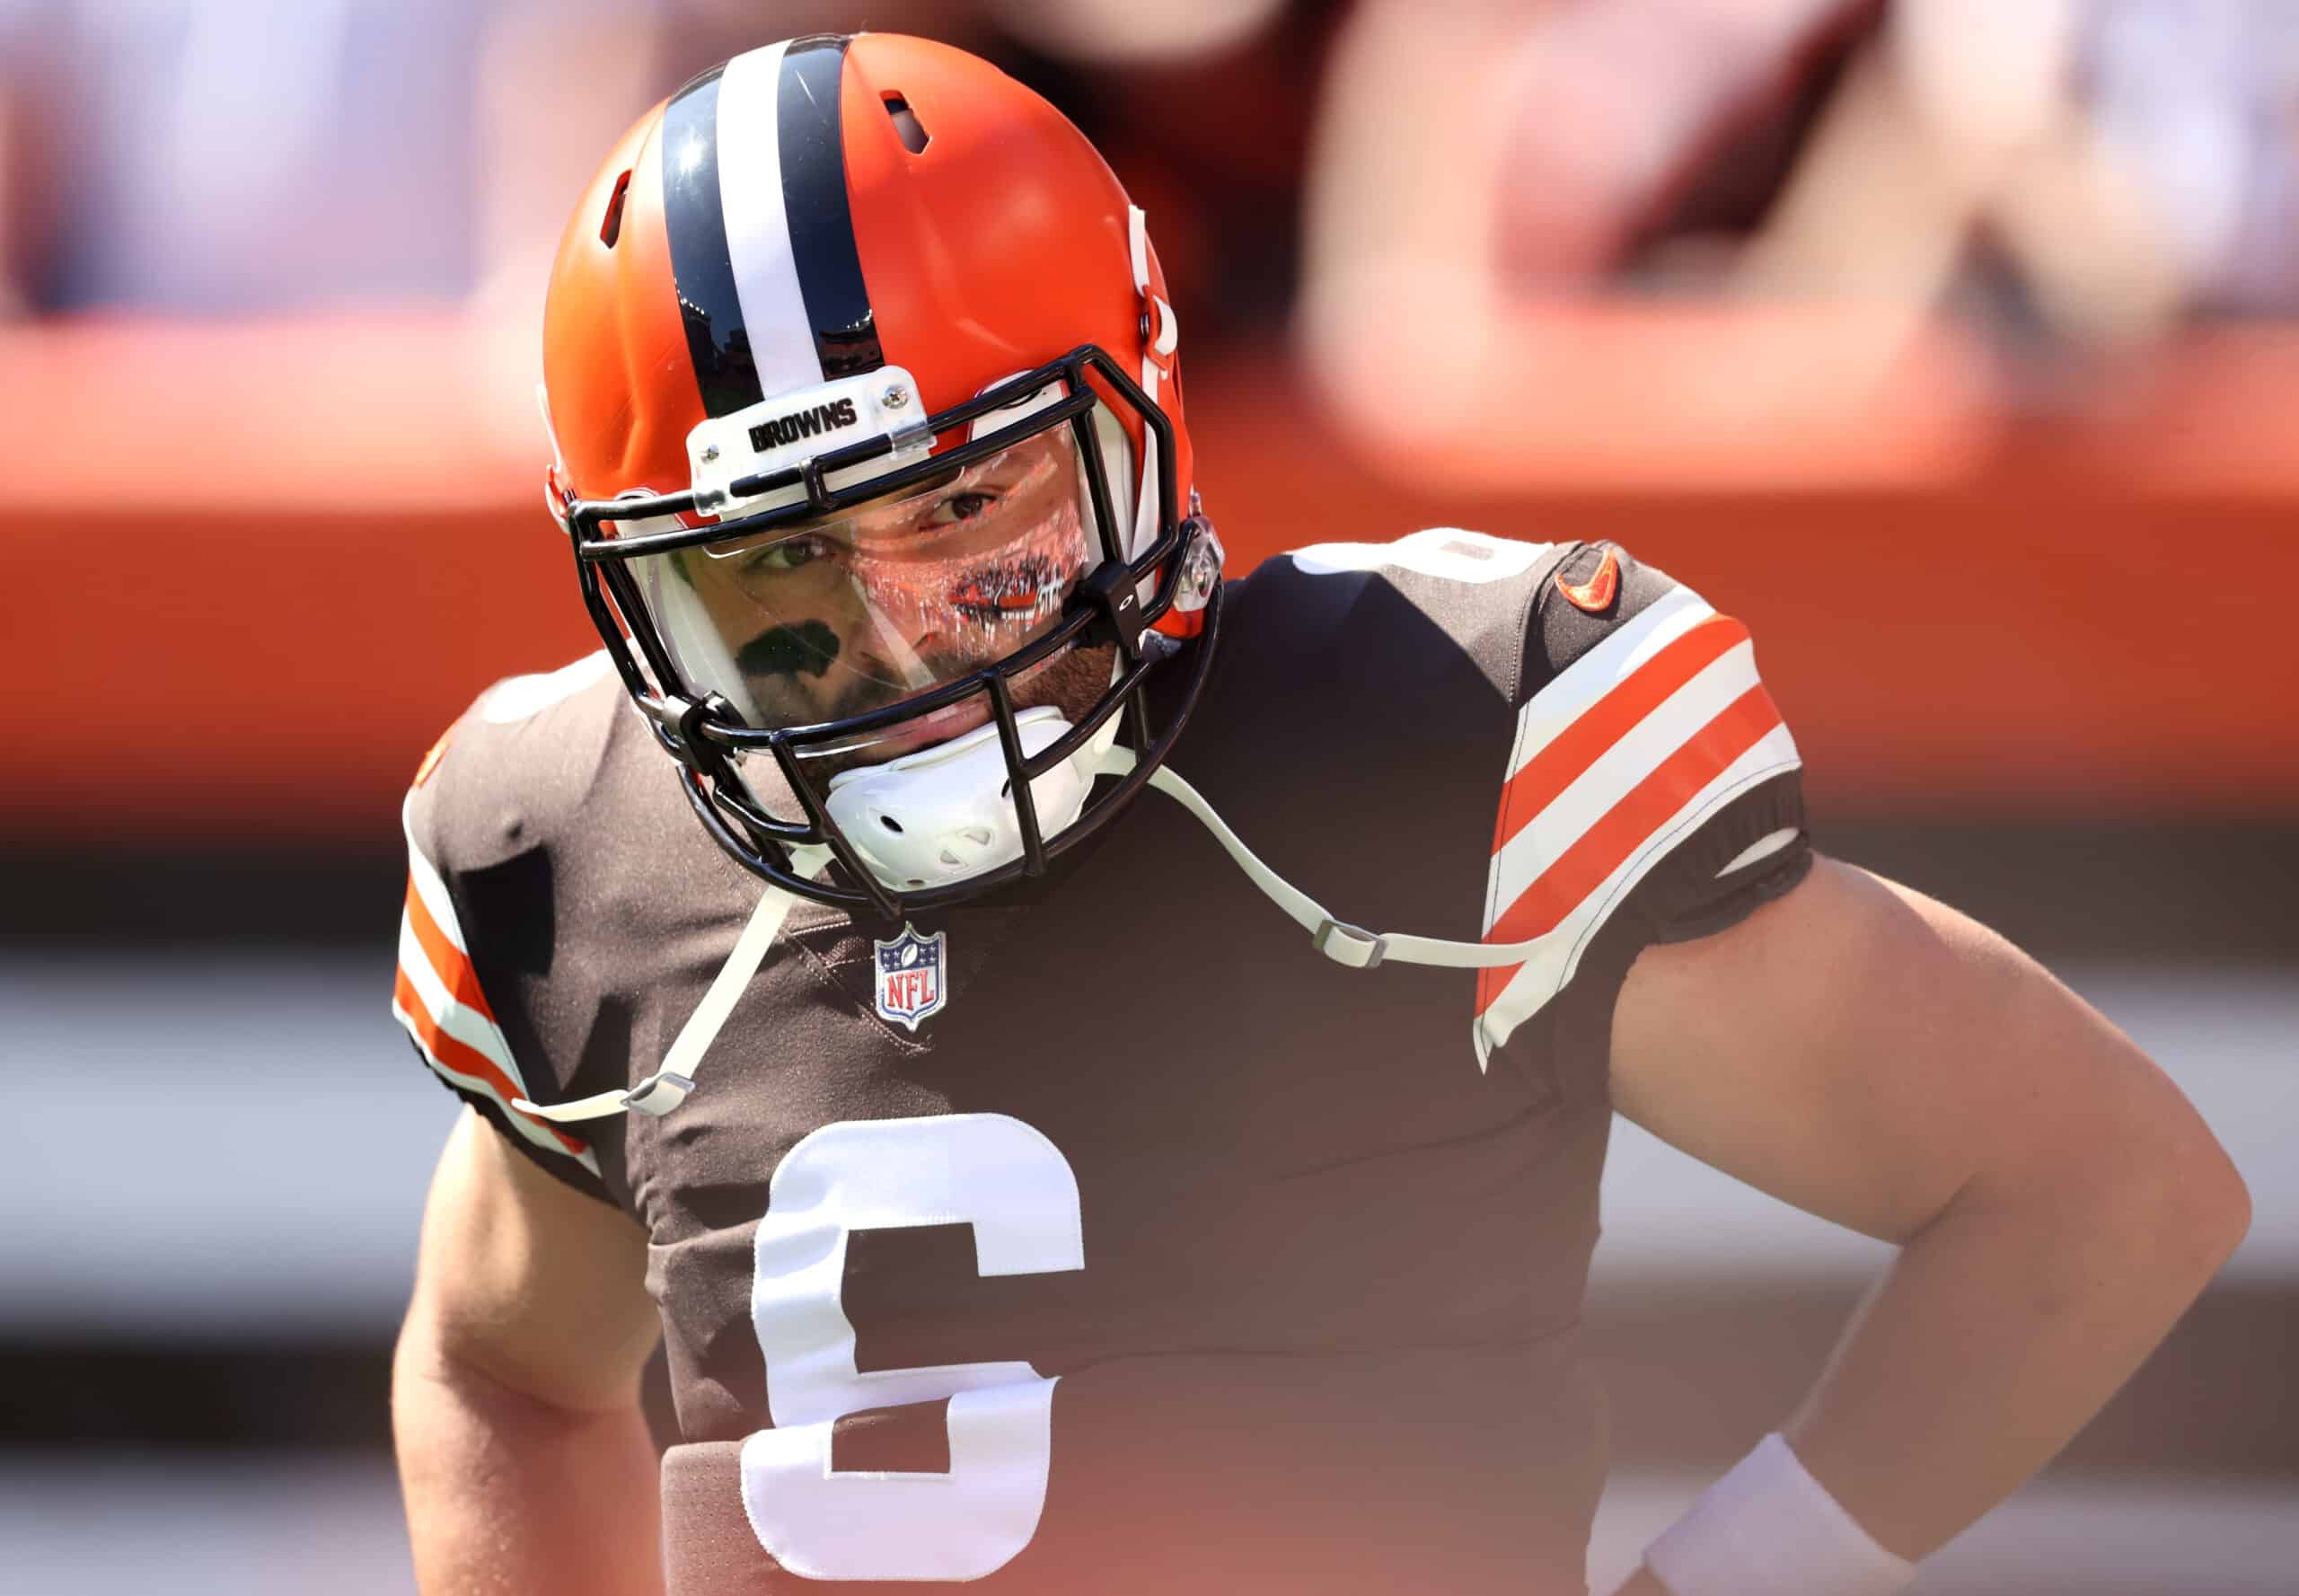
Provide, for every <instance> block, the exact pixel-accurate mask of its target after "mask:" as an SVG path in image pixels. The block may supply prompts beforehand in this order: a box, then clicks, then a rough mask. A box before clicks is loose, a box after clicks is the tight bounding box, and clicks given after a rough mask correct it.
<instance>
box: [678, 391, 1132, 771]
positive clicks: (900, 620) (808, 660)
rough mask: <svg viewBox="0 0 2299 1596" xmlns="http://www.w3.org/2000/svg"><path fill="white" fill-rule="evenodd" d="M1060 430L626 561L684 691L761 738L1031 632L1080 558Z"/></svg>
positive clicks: (1065, 431) (878, 703) (1081, 529)
mask: <svg viewBox="0 0 2299 1596" xmlns="http://www.w3.org/2000/svg"><path fill="white" fill-rule="evenodd" d="M1086 502H1087V500H1086V488H1085V476H1084V473H1083V472H1082V471H1081V470H1080V469H1079V463H1078V456H1077V450H1076V445H1074V443H1073V442H1072V437H1071V434H1070V429H1069V428H1055V429H1054V430H1053V431H1050V432H1046V433H1043V434H1040V435H1039V436H1035V437H1031V438H1026V439H1024V440H1023V441H1022V442H1020V443H1018V444H1016V445H1013V446H1012V447H1010V448H1008V449H1005V450H1002V451H1000V453H999V454H994V455H992V456H991V457H990V458H989V459H987V460H984V461H982V462H980V463H977V464H974V465H971V466H968V467H966V468H965V470H963V471H959V472H952V473H950V474H949V475H947V476H946V477H943V478H940V479H938V480H936V481H932V482H930V483H929V484H928V485H927V486H926V487H924V488H920V489H913V490H912V492H911V493H910V494H909V495H907V496H906V497H903V498H893V499H888V500H885V501H883V502H878V503H872V504H868V505H864V506H861V507H858V508H855V509H852V510H849V511H846V512H844V513H843V514H841V515H840V516H836V517H834V518H832V519H829V520H824V521H818V522H815V523H812V524H810V525H803V526H798V527H790V528H783V529H780V530H778V531H776V532H774V533H765V534H761V535H759V536H756V537H753V538H748V539H744V538H732V539H728V540H727V541H725V542H718V543H712V544H709V545H705V546H703V547H700V548H694V549H685V550H680V551H675V552H673V553H668V554H656V555H647V556H643V557H641V558H639V560H635V561H634V564H635V565H637V566H638V567H639V575H640V579H641V585H642V587H643V589H644V591H645V592H646V594H647V601H648V603H649V604H652V605H653V606H654V607H655V609H656V617H657V620H658V622H659V623H660V624H661V627H662V630H663V631H664V633H665V638H666V639H667V640H668V642H669V644H670V646H671V648H672V651H673V652H674V655H675V656H676V657H677V660H678V664H679V666H680V669H681V671H682V673H683V674H684V675H686V676H687V677H688V679H689V680H690V681H691V682H692V683H694V684H695V685H697V686H698V687H700V688H701V689H703V690H704V691H708V692H723V693H724V694H726V696H727V699H728V700H729V701H732V702H733V703H734V704H735V706H736V708H737V709H739V710H741V711H742V713H743V716H744V719H746V720H748V721H749V722H750V723H751V724H752V725H753V726H757V727H765V728H769V729H773V728H779V727H790V726H805V725H810V724H814V723H816V722H820V721H825V720H835V719H844V718H846V717H849V716H853V715H859V714H863V713H866V712H868V711H869V710H876V709H881V708H884V707H885V706H886V705H888V704H892V703H894V702H896V701H900V700H902V699H904V698H908V697H911V696H913V695H915V694H917V693H920V692H926V691H928V690H929V689H932V688H935V687H938V686H940V685H942V684H943V683H947V682H952V681H955V680H956V679H958V678H959V677H962V676H965V675H970V674H972V673H973V672H974V671H976V670H979V669H980V668H981V667H982V666H985V665H988V664H990V663H991V662H992V661H995V660H998V659H1001V658H1003V657H1006V656H1007V655H1009V654H1011V653H1013V652H1014V651H1015V650H1016V649H1017V648H1022V647H1024V646H1025V645H1026V644H1027V643H1029V642H1031V641H1032V640H1034V639H1036V638H1038V637H1040V636H1042V635H1044V632H1045V631H1046V630H1049V629H1050V628H1051V627H1052V626H1053V623H1054V622H1056V621H1057V620H1059V619H1060V617H1061V611H1062V605H1063V603H1064V601H1066V600H1067V599H1068V597H1069V596H1070V591H1071V589H1073V588H1074V587H1075V586H1077V583H1078V580H1079V578H1080V577H1081V576H1082V575H1084V573H1085V572H1086V570H1087V569H1088V566H1089V565H1090V564H1091V563H1092V561H1093V557H1094V556H1093V552H1092V551H1093V550H1095V549H1096V548H1097V547H1098V540H1097V538H1096V537H1094V536H1093V535H1092V534H1091V533H1089V530H1088V520H1089V516H1088V514H1087V512H1086Z"/></svg>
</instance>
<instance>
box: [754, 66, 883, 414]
mask: <svg viewBox="0 0 2299 1596" xmlns="http://www.w3.org/2000/svg"><path fill="white" fill-rule="evenodd" d="M846 45H847V41H846V40H845V39H844V38H842V37H841V36H838V35H835V34H815V35H814V36H812V37H810V38H806V39H795V40H791V41H790V44H789V47H788V48H787V49H786V50H784V52H783V56H782V81H781V88H780V96H779V101H780V103H779V120H780V135H781V155H782V200H783V214H784V216H786V217H787V218H788V224H789V228H790V258H791V261H792V263H793V264H794V265H795V266H796V267H797V273H798V288H799V292H800V294H801V295H803V296H804V297H805V299H806V319H807V320H808V321H809V322H812V323H813V325H814V331H815V350H816V352H817V354H818V355H819V356H820V357H821V359H822V367H823V375H824V378H830V377H842V376H850V375H854V374H855V373H857V372H865V371H874V370H876V368H877V367H879V366H884V365H885V363H886V357H885V353H884V351H883V350H881V349H880V348H879V346H878V329H877V323H876V319H875V318H874V317H873V316H872V314H871V310H870V290H869V288H868V285H866V284H865V283H864V282H863V280H862V260H861V257H860V256H859V254H858V253H857V252H856V251H855V247H854V216H853V211H852V208H851V207H850V205H849V203H848V200H847V194H846V141H845V133H844V128H843V127H842V126H841V122H840V119H839V84H840V79H841V71H842V68H843V67H844V66H845V63H846Z"/></svg>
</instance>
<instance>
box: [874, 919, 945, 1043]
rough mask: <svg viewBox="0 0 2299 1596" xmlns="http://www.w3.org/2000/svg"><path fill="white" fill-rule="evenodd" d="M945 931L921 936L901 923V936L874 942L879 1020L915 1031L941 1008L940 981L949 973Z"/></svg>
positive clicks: (943, 990)
mask: <svg viewBox="0 0 2299 1596" xmlns="http://www.w3.org/2000/svg"><path fill="white" fill-rule="evenodd" d="M948 943H949V933H948V932H947V931H936V932H935V933H934V934H933V935H932V936H930V937H921V936H920V935H919V934H918V928H917V927H916V926H914V925H912V924H910V923H909V922H908V921H903V928H902V935H901V936H899V937H896V938H895V939H894V940H893V941H891V942H880V941H877V940H876V939H873V940H872V942H871V944H870V946H871V947H872V948H876V950H877V955H878V1018H881V1019H891V1020H894V1021H897V1022H899V1023H900V1024H903V1025H905V1026H908V1027H910V1028H911V1029H912V1030H913V1031H914V1030H916V1029H917V1028H918V1022H919V1021H920V1020H921V1019H924V1018H926V1017H927V1016H928V1015H929V1014H932V1013H934V1012H936V1011H937V1010H939V1009H940V1008H941V1007H942V999H943V998H944V996H945V995H947V989H946V988H945V987H944V985H943V978H944V976H945V975H947V974H948V967H947V966H948V962H949V961H948V960H947V958H946V957H944V953H945V949H946V948H947V946H948Z"/></svg>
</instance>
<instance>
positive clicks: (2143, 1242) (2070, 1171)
mask: <svg viewBox="0 0 2299 1596" xmlns="http://www.w3.org/2000/svg"><path fill="white" fill-rule="evenodd" d="M2073 1152H2074V1156H2072V1157H2065V1158H2063V1159H2062V1160H2060V1173H2059V1174H2058V1176H2057V1179H2056V1180H2055V1181H2054V1182H2053V1183H2052V1189H2051V1190H2050V1191H2049V1192H2048V1194H2047V1200H2048V1201H2049V1202H2051V1203H2053V1204H2054V1205H2055V1206H2057V1207H2059V1209H2060V1211H2061V1212H2063V1213H2064V1214H2066V1215H2069V1216H2071V1217H2073V1218H2074V1220H2075V1221H2076V1222H2078V1223H2080V1224H2082V1225H2083V1226H2084V1227H2085V1228H2086V1229H2088V1230H2091V1231H2092V1233H2093V1234H2094V1236H2095V1237H2097V1238H2098V1239H2101V1240H2103V1241H2106V1242H2108V1243H2109V1244H2110V1246H2111V1247H2112V1249H2113V1252H2114V1255H2115V1256H2116V1257H2118V1258H2119V1259H2120V1261H2121V1265H2122V1267H2123V1269H2125V1270H2127V1271H2133V1272H2145V1273H2147V1274H2153V1275H2154V1276H2156V1277H2157V1279H2158V1280H2159V1281H2161V1282H2162V1283H2163V1284H2164V1285H2166V1286H2169V1287H2173V1288H2180V1287H2184V1288H2187V1289H2189V1290H2193V1291H2200V1290H2201V1289H2202V1288H2203V1285H2204V1283H2206V1282H2207V1281H2208V1280H2209V1279H2210V1278H2211V1276H2212V1275H2213V1274H2216V1273H2217V1272H2218V1270H2219V1267H2220V1265H2223V1264H2224V1263H2225V1262H2226V1261H2227V1259H2228V1257H2229V1256H2230V1255H2231V1254H2233V1252H2234V1250H2235V1248H2236V1247H2237V1246H2238V1245H2239V1244H2240V1243H2241V1242H2242V1239H2243V1237H2244V1235H2245V1233H2246V1232H2248V1231H2249V1230H2250V1229H2251V1190H2250V1188H2249V1187H2248V1186H2246V1185H2245V1184H2244V1181H2243V1177H2242V1174H2241V1173H2240V1172H2239V1171H2238V1170H2237V1169H2236V1168H2235V1165H2234V1162H2233V1160H2231V1159H2230V1158H2229V1157H2228V1156H2227V1151H2226V1149H2224V1147H2222V1146H2221V1145H2220V1143H2219V1141H2218V1138H2216V1137H2215V1136H2214V1135H2213V1134H2212V1133H2211V1130H2210V1128H2209V1127H2208V1126H2207V1125H2206V1124H2204V1123H2203V1119H2202V1116H2201V1115H2198V1114H2197V1113H2196V1112H2195V1110H2194V1109H2193V1108H2192V1107H2189V1105H2188V1104H2187V1103H2186V1102H2185V1101H2184V1100H2180V1101H2178V1102H2177V1103H2176V1104H2175V1105H2172V1106H2167V1107H2165V1108H2164V1110H2163V1111H2162V1112H2161V1113H2159V1114H2157V1115H2154V1116H2152V1117H2150V1118H2149V1119H2147V1120H2145V1121H2144V1122H2139V1123H2128V1122H2127V1123H2125V1124H2120V1125H2118V1126H2115V1127H2114V1128H2113V1129H2112V1130H2103V1131H2102V1132H2101V1133H2099V1134H2097V1135H2095V1136H2094V1137H2092V1138H2091V1139H2090V1141H2089V1142H2088V1143H2087V1144H2083V1145H2080V1146H2078V1147H2077V1148H2075V1149H2074V1150H2073Z"/></svg>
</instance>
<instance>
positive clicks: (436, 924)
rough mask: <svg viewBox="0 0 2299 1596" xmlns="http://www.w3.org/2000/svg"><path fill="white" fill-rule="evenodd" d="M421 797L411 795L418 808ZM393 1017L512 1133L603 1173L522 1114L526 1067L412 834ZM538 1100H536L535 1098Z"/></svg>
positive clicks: (561, 1137) (578, 1146) (551, 1128)
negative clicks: (518, 1104) (519, 1101)
mask: <svg viewBox="0 0 2299 1596" xmlns="http://www.w3.org/2000/svg"><path fill="white" fill-rule="evenodd" d="M413 802H414V795H413V794H412V793H410V795H409V805H410V809H411V807H412V806H413ZM392 1018H396V1019H397V1020H398V1021H399V1022H400V1024H401V1025H402V1026H404V1027H407V1034H408V1035H409V1036H412V1037H414V1038H415V1045H416V1047H417V1048H418V1050H419V1051H420V1052H421V1053H422V1054H423V1057H424V1061H425V1062H426V1063H428V1064H429V1065H430V1066H431V1068H432V1069H434V1070H435V1071H438V1073H439V1076H440V1078H441V1079H442V1080H445V1081H446V1082H447V1083H448V1084H450V1085H451V1086H455V1087H459V1088H461V1089H462V1090H464V1091H466V1092H471V1093H475V1094H477V1095H479V1096H481V1097H484V1098H489V1099H490V1100H492V1101H493V1102H494V1103H495V1104H496V1105H497V1106H498V1107H500V1108H501V1109H502V1110H503V1117H504V1119H505V1121H506V1123H508V1124H510V1125H511V1127H512V1128H513V1129H514V1130H515V1131H517V1132H518V1133H519V1134H520V1135H522V1136H524V1137H525V1138H526V1139H527V1140H528V1141H530V1142H533V1143H534V1144H535V1145H536V1146H537V1147H541V1148H546V1149H548V1150H550V1151H552V1152H556V1153H561V1154H564V1155H565V1156H566V1157H568V1158H571V1159H573V1160H575V1161H576V1162H577V1163H578V1164H580V1165H582V1166H583V1168H586V1169H587V1170H589V1171H590V1172H591V1173H592V1174H593V1175H597V1174H598V1172H599V1163H598V1160H597V1158H596V1157H595V1155H594V1154H593V1153H592V1151H591V1147H590V1143H588V1142H584V1141H581V1140H579V1139H578V1138H577V1137H574V1136H570V1135H568V1133H566V1132H564V1131H562V1130H560V1129H559V1127H558V1126H557V1125H554V1124H551V1122H550V1121H548V1120H542V1119H537V1118H535V1117H534V1116H533V1115H527V1114H522V1113H520V1112H519V1111H518V1110H517V1109H515V1108H514V1107H511V1103H512V1100H513V1099H514V1098H524V1097H526V1096H527V1087H526V1081H525V1080H524V1077H523V1076H522V1075H521V1074H520V1071H519V1065H518V1061H517V1060H515V1059H514V1058H513V1057H512V1056H511V1048H510V1045H509V1044H508V1043H507V1042H506V1041H505V1040H504V1038H503V1032H502V1029H501V1028H500V1027H498V1025H497V1024H496V1023H495V1013H494V1010H491V1009H489V1007H488V1005H487V994H486V993H485V992H481V991H480V986H479V974H478V972H477V971H476V970H474V969H473V968H472V967H471V954H470V951H469V949H468V948H466V947H465V946H464V943H463V933H462V926H461V925H460V924H458V923H457V921H456V919H455V906H454V902H453V900H451V899H450V898H449V897H448V896H447V884H446V883H445V881H443V880H441V879H440V877H439V872H438V871H437V870H436V869H433V868H432V865H431V861H430V860H427V859H426V858H425V857H424V856H423V850H422V848H421V847H419V846H418V844H417V842H416V841H415V835H414V832H413V830H412V828H411V827H410V830H409V833H408V839H407V907H406V909H405V911H404V912H403V913H401V916H400V922H399V974H398V978H397V979H396V980H395V981H394V982H393V983H392ZM530 1100H532V1099H530Z"/></svg>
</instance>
